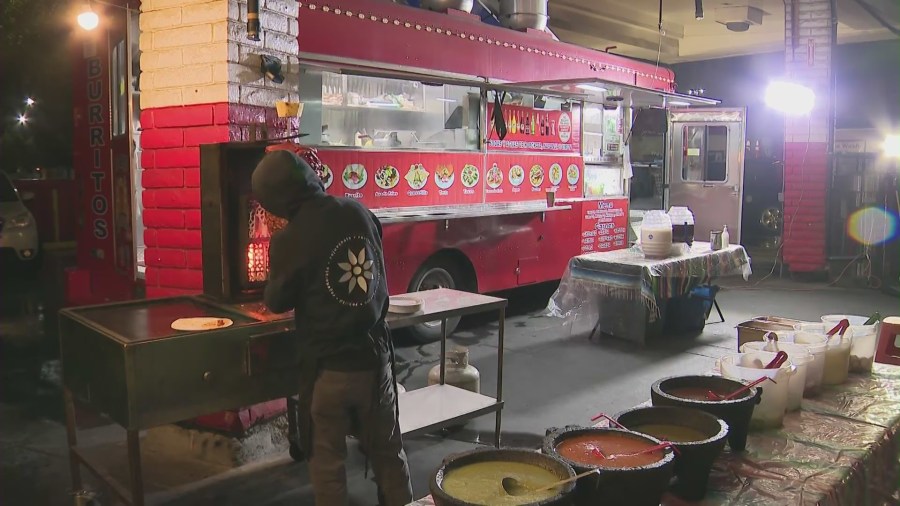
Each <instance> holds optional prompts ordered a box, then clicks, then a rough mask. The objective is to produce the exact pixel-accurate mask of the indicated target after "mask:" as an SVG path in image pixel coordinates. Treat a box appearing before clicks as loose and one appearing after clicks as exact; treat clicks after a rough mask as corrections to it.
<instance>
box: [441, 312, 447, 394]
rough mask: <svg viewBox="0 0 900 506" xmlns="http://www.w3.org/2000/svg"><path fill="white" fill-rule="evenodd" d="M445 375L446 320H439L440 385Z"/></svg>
mask: <svg viewBox="0 0 900 506" xmlns="http://www.w3.org/2000/svg"><path fill="white" fill-rule="evenodd" d="M446 373H447V320H446V319H443V320H441V385H443V384H444V378H445V375H446Z"/></svg>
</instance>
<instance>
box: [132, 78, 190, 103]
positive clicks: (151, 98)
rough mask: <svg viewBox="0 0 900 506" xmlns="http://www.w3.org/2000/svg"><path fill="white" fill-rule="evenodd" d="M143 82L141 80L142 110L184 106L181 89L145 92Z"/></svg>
mask: <svg viewBox="0 0 900 506" xmlns="http://www.w3.org/2000/svg"><path fill="white" fill-rule="evenodd" d="M143 81H144V79H143V78H142V79H141V108H142V109H151V108H154V107H170V106H173V105H183V99H182V95H181V90H180V89H170V90H145V89H143V88H144V86H143Z"/></svg>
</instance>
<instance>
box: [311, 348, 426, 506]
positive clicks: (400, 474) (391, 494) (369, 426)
mask: <svg viewBox="0 0 900 506" xmlns="http://www.w3.org/2000/svg"><path fill="white" fill-rule="evenodd" d="M396 408H397V396H396V394H395V390H394V377H393V374H391V366H390V364H387V365H386V366H384V367H382V368H379V369H373V370H370V371H360V372H344V371H332V370H327V369H326V370H321V371H320V373H319V376H318V378H317V379H316V383H315V387H314V388H313V395H312V409H311V417H312V451H311V454H310V458H309V471H310V477H311V478H312V484H313V491H314V492H315V495H316V505H317V506H343V505H345V504H347V474H346V471H345V467H344V461H345V460H346V458H347V440H346V437H347V436H348V435H350V434H351V431H353V432H355V429H357V427H352V426H351V425H352V421H353V420H358V421H359V426H358V430H359V434H358V436H359V438H360V443H361V444H362V445H363V450H364V451H365V453H366V455H367V457H368V459H369V462H371V464H372V469H373V470H374V471H375V481H376V483H377V484H378V488H379V491H380V492H381V494H382V495H383V500H384V502H383V504H382V506H405V505H406V504H409V503H411V502H412V500H413V498H412V485H411V484H410V481H409V465H408V464H407V462H406V452H404V451H403V440H402V438H401V436H400V421H399V420H398V419H397V409H396Z"/></svg>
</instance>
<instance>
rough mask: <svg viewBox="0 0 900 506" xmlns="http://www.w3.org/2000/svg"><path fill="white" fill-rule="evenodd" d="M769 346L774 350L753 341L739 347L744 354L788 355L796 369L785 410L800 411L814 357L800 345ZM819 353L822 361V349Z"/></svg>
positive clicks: (776, 344)
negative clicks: (781, 353) (760, 352)
mask: <svg viewBox="0 0 900 506" xmlns="http://www.w3.org/2000/svg"><path fill="white" fill-rule="evenodd" d="M771 344H772V345H773V346H774V349H772V348H769V343H767V342H762V341H754V342H751V343H744V345H743V346H741V351H742V352H744V353H750V352H754V351H766V352H769V353H776V352H779V351H783V352H785V353H787V354H788V359H789V360H790V361H791V363H792V364H793V365H794V367H796V372H794V375H793V376H791V382H790V384H789V385H788V400H787V410H788V411H796V410H798V409H800V404H801V402H802V400H803V393H804V392H805V391H806V388H807V385H808V380H807V378H808V377H809V376H810V374H809V369H810V367H811V366H812V363H813V361H814V360H815V357H813V355H812V353H810V352H809V348H808V347H806V346H804V345H802V344H794V343H783V342H780V341H772V343H771ZM821 353H822V359H823V360H824V358H825V356H824V353H825V349H824V347H823V348H822V352H821ZM763 385H765V384H763Z"/></svg>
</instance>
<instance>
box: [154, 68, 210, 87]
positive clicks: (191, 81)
mask: <svg viewBox="0 0 900 506" xmlns="http://www.w3.org/2000/svg"><path fill="white" fill-rule="evenodd" d="M152 75H153V86H154V87H155V88H156V89H160V88H181V87H185V86H195V85H203V84H212V83H213V66H212V65H210V64H203V65H185V66H182V67H179V68H175V69H163V70H157V71H156V72H152Z"/></svg>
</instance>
